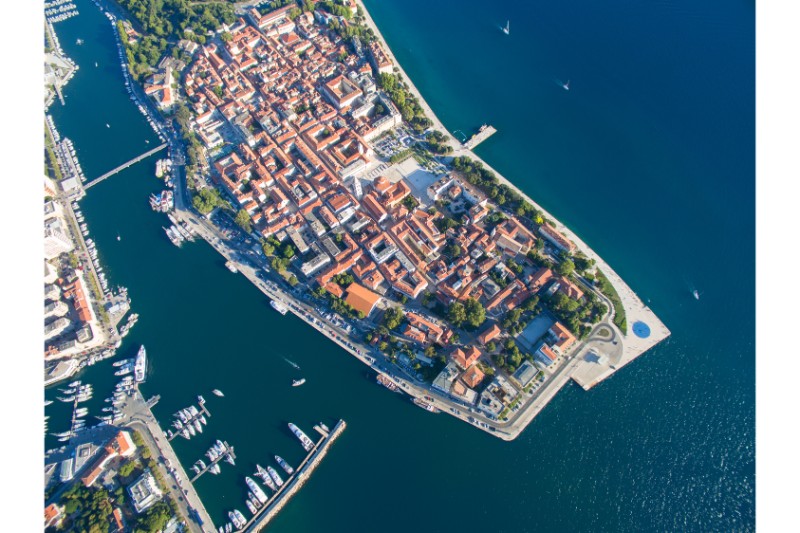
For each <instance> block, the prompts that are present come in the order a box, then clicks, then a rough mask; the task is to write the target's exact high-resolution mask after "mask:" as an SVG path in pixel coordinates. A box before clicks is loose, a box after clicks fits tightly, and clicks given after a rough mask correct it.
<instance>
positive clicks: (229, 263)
mask: <svg viewBox="0 0 800 533" xmlns="http://www.w3.org/2000/svg"><path fill="white" fill-rule="evenodd" d="M225 267H226V268H227V269H228V270H230V271H231V272H233V273H234V274H238V273H239V269H238V268H236V265H235V264H234V263H233V261H225ZM273 307H275V306H274V305H273ZM284 314H285V313H284Z"/></svg>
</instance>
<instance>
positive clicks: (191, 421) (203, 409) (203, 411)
mask: <svg viewBox="0 0 800 533" xmlns="http://www.w3.org/2000/svg"><path fill="white" fill-rule="evenodd" d="M197 407H198V410H197V411H198V412H197V414H196V415H194V416H192V417H189V418H187V419H186V421H185V422H183V421H182V422H183V425H184V427H185V426H188V425H189V424H194V421H195V420H200V417H201V416H202V415H206V416H208V417H209V418H211V413H210V412H209V410H208V409H206V402H205V401H199V402H197ZM180 434H181V432H180V431H179V430H176V431H172V430H170V431H169V433H167V441H171V440H172V439H174V438H175V437H177V436H178V435H180Z"/></svg>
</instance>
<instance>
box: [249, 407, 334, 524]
mask: <svg viewBox="0 0 800 533" xmlns="http://www.w3.org/2000/svg"><path fill="white" fill-rule="evenodd" d="M346 427H347V423H345V421H344V420H339V422H338V423H337V424H336V426H334V428H333V431H331V432H330V433H328V432H327V431H325V430H324V429H322V428H321V427H319V425H316V426H314V429H315V430H316V431H317V432H318V433H319V434H320V435H322V438H321V439H320V440H319V441H318V442H317V443H316V444H314V447H313V448H312V449H311V451H310V452H309V454H308V455H307V456H306V458H305V459H304V460H303V462H302V463H300V466H298V467H297V469H295V472H294V474H292V475H291V476H290V477H289V479H287V480H286V482H285V483H284V484H283V486H281V487H278V491H277V492H276V493H275V494H273V495H272V496H271V497H270V498H269V500H267V503H266V504H264V506H263V507H261V508H260V509H258V512H257V513H256V514H255V515H254V516H253V517H252V518H251V519H250V520H248V521H247V524H245V526H244V527H243V528H242V529H241V531H245V532H247V533H254V532H256V531H261V530H262V529H263V528H264V527H266V526H267V524H269V521H270V520H272V519H273V518H274V517H275V515H277V514H278V512H279V511H280V510H281V509H283V506H284V505H286V503H287V502H288V501H289V500H290V499H291V497H292V496H294V494H295V493H296V492H297V491H298V490H300V488H301V487H302V486H303V484H305V482H306V481H307V480H308V479H309V478H310V477H311V473H312V472H314V469H315V468H317V466H319V464H320V463H321V462H322V459H323V458H324V457H325V455H326V454H327V453H328V449H330V447H331V445H332V444H333V442H334V441H335V440H336V439H337V438H338V437H339V435H341V434H342V432H343V431H344V430H345V428H346Z"/></svg>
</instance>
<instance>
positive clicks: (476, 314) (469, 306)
mask: <svg viewBox="0 0 800 533" xmlns="http://www.w3.org/2000/svg"><path fill="white" fill-rule="evenodd" d="M464 312H465V315H466V321H467V323H468V324H469V325H470V326H472V327H474V328H477V327H478V326H480V325H481V324H483V322H484V321H485V320H486V309H484V308H483V305H481V303H480V302H479V301H478V300H476V299H475V298H468V299H467V301H466V302H464Z"/></svg>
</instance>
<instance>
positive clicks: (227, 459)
mask: <svg viewBox="0 0 800 533" xmlns="http://www.w3.org/2000/svg"><path fill="white" fill-rule="evenodd" d="M225 462H227V463H230V465H231V466H236V461H234V460H233V457H232V456H231V454H227V455H226V456H225Z"/></svg>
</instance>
